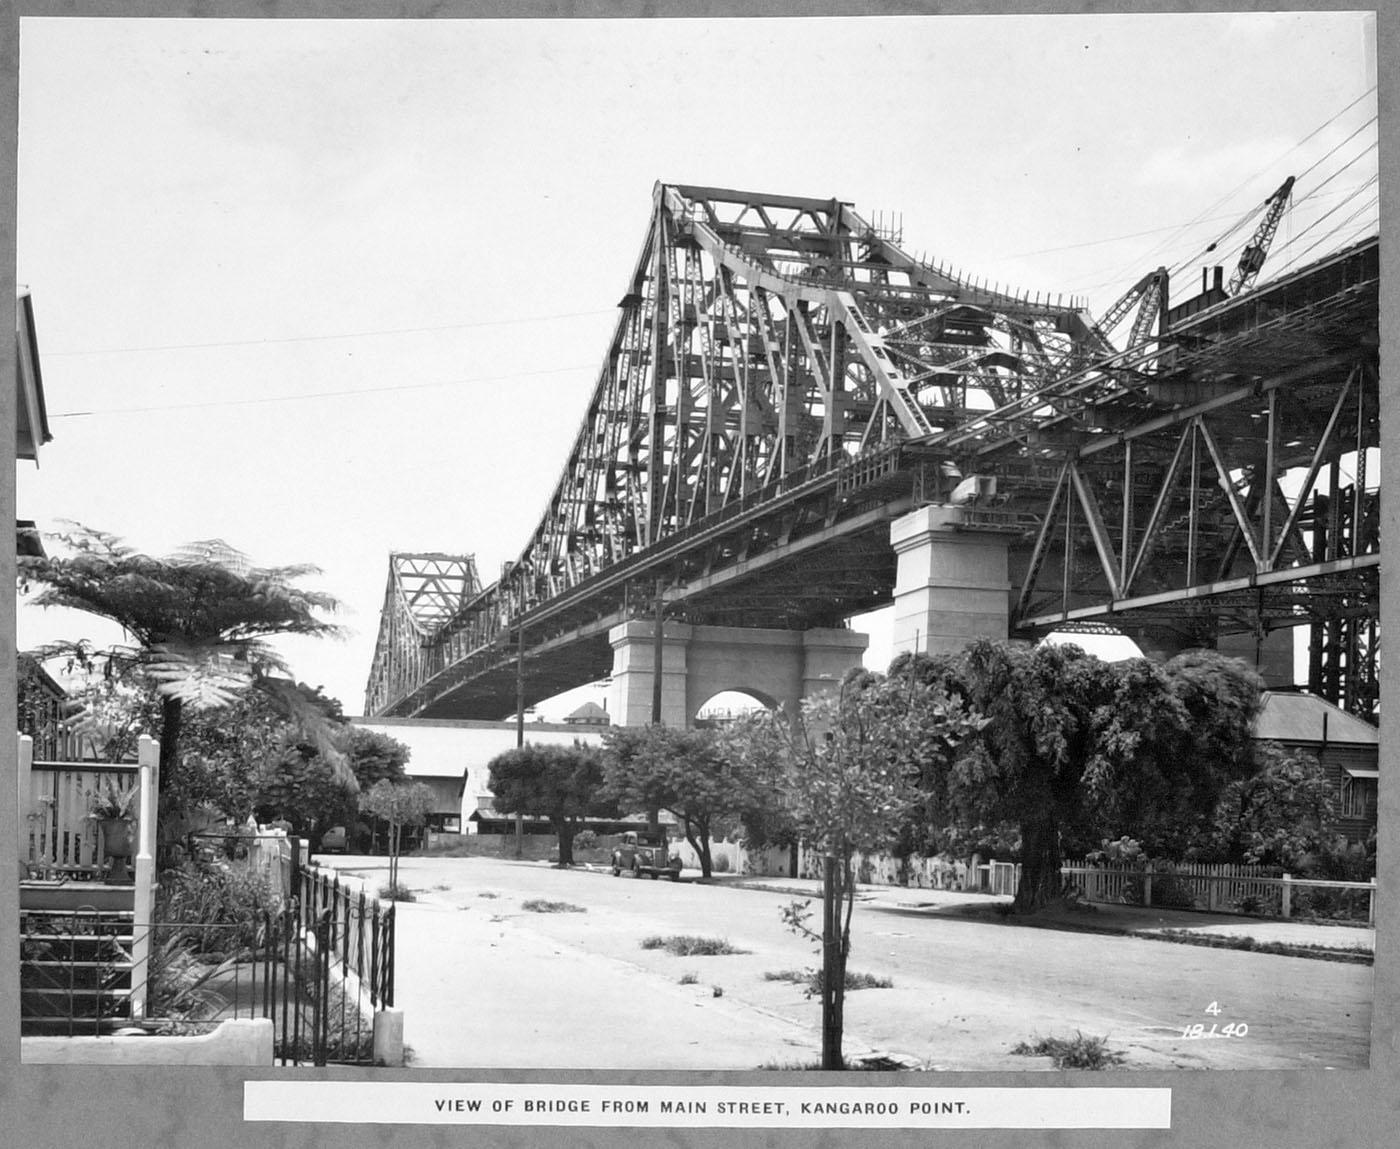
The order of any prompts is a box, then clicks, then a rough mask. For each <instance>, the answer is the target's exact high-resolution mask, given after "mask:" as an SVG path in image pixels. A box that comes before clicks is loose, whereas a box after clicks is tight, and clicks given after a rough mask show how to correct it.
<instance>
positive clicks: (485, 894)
mask: <svg viewBox="0 0 1400 1149" xmlns="http://www.w3.org/2000/svg"><path fill="white" fill-rule="evenodd" d="M476 896H477V897H478V898H499V897H500V896H501V895H500V894H493V893H492V892H491V891H490V890H482V891H481V893H479V894H477V895H476Z"/></svg>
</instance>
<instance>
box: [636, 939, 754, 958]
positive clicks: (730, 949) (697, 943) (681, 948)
mask: <svg viewBox="0 0 1400 1149" xmlns="http://www.w3.org/2000/svg"><path fill="white" fill-rule="evenodd" d="M642 949H644V950H665V951H666V952H667V953H673V954H675V955H676V956H677V957H717V956H721V955H723V954H746V953H748V952H749V951H748V950H741V949H739V948H738V947H737V946H733V945H730V944H729V942H727V941H725V940H724V938H702V937H696V936H694V935H692V934H672V935H671V936H670V937H660V936H652V937H649V938H643V939H642Z"/></svg>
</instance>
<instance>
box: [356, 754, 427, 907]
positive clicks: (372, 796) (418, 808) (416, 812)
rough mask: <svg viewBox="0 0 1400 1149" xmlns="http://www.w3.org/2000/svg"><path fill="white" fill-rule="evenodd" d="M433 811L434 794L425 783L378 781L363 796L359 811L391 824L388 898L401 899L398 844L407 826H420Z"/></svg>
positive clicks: (361, 796)
mask: <svg viewBox="0 0 1400 1149" xmlns="http://www.w3.org/2000/svg"><path fill="white" fill-rule="evenodd" d="M432 808H433V792H432V790H431V789H430V788H429V787H427V786H425V785H423V783H422V782H405V783H400V784H399V785H397V786H396V785H394V783H392V782H389V781H383V782H376V783H375V784H374V785H373V786H371V787H370V789H369V790H368V792H366V793H363V794H361V795H360V809H362V810H364V811H366V812H367V813H370V814H373V815H374V816H375V817H376V818H382V819H383V820H384V821H386V822H388V823H389V896H390V897H391V898H396V897H398V891H399V845H400V842H401V839H402V834H403V831H404V829H405V827H409V826H421V825H422V824H423V823H424V822H425V821H426V820H427V817H428V814H429V813H430V812H431V810H432Z"/></svg>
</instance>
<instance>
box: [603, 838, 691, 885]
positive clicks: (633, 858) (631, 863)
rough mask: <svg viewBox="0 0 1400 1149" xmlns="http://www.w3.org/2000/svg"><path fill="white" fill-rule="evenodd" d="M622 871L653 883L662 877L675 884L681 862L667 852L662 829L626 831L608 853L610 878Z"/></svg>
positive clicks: (666, 842) (668, 850)
mask: <svg viewBox="0 0 1400 1149" xmlns="http://www.w3.org/2000/svg"><path fill="white" fill-rule="evenodd" d="M623 870H627V871H629V872H630V873H631V874H632V876H633V877H634V878H640V877H643V876H648V877H650V878H652V879H653V880H654V879H655V878H657V877H658V876H659V875H661V874H665V875H667V876H668V877H669V878H670V879H671V881H673V882H678V881H680V877H681V859H680V855H679V854H673V853H671V847H670V842H669V841H668V840H667V838H666V831H665V830H628V831H627V832H626V833H625V834H623V835H622V841H620V842H619V843H618V844H617V845H616V846H615V847H614V848H613V853H612V872H613V877H614V878H615V877H617V876H618V875H619V874H621V873H622V871H623Z"/></svg>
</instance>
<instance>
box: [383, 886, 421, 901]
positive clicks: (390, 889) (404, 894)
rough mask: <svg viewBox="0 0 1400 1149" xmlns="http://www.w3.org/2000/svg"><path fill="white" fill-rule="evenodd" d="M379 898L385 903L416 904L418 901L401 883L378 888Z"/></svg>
mask: <svg viewBox="0 0 1400 1149" xmlns="http://www.w3.org/2000/svg"><path fill="white" fill-rule="evenodd" d="M379 896H380V897H381V898H383V899H384V900H385V901H386V902H416V901H417V900H418V899H417V897H415V896H414V893H413V891H412V890H410V889H409V888H408V887H407V886H405V885H404V884H403V883H402V882H395V883H391V884H390V885H386V886H380V887H379Z"/></svg>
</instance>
